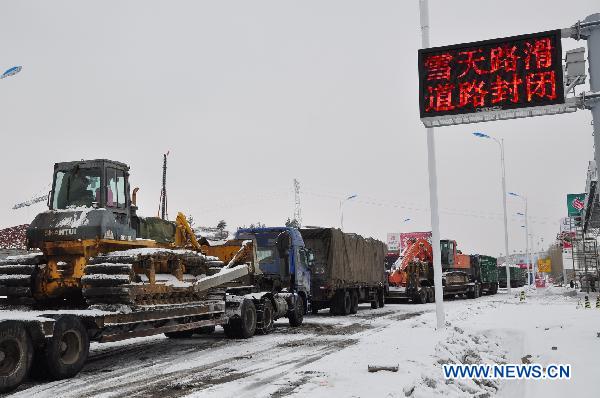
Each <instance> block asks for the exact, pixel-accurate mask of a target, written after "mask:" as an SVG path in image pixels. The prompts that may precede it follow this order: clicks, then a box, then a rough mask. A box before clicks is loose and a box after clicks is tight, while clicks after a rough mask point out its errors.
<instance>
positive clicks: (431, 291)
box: [427, 287, 435, 303]
mask: <svg viewBox="0 0 600 398" xmlns="http://www.w3.org/2000/svg"><path fill="white" fill-rule="evenodd" d="M427 290H428V292H427V302H428V303H434V302H435V289H434V288H432V287H430V288H429V289H427Z"/></svg>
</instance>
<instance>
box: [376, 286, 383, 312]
mask: <svg viewBox="0 0 600 398" xmlns="http://www.w3.org/2000/svg"><path fill="white" fill-rule="evenodd" d="M377 300H378V301H379V308H383V307H385V292H384V291H383V289H381V290H379V291H378V292H377Z"/></svg>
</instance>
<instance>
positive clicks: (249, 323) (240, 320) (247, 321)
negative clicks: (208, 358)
mask: <svg viewBox="0 0 600 398" xmlns="http://www.w3.org/2000/svg"><path fill="white" fill-rule="evenodd" d="M240 312H241V315H240V316H239V317H236V318H233V319H231V320H230V321H229V324H227V325H225V326H224V327H223V329H225V334H226V335H227V337H231V338H237V339H247V338H250V337H252V336H254V332H255V331H256V307H255V306H254V303H253V302H252V300H248V299H245V300H244V301H242V304H241V308H240Z"/></svg>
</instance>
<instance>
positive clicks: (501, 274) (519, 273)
mask: <svg viewBox="0 0 600 398" xmlns="http://www.w3.org/2000/svg"><path fill="white" fill-rule="evenodd" d="M508 268H509V269H510V287H521V286H525V283H526V282H527V270H526V269H523V268H519V267H510V266H509V267H508ZM498 285H499V286H500V287H506V270H505V269H504V266H499V267H498Z"/></svg>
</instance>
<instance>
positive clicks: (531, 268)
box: [508, 192, 535, 286]
mask: <svg viewBox="0 0 600 398" xmlns="http://www.w3.org/2000/svg"><path fill="white" fill-rule="evenodd" d="M508 194H509V195H511V196H516V197H518V198H520V199H521V200H522V201H523V202H525V214H523V216H525V258H526V260H525V261H527V263H528V264H527V272H528V273H529V274H530V275H533V282H532V283H533V285H534V286H535V272H534V266H533V261H531V257H530V255H529V217H528V213H527V211H528V205H527V197H526V196H523V195H519V194H517V193H514V192H509V193H508Z"/></svg>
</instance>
